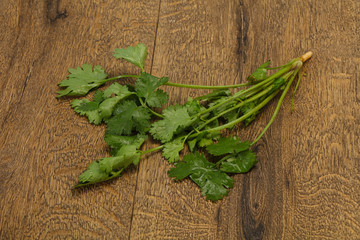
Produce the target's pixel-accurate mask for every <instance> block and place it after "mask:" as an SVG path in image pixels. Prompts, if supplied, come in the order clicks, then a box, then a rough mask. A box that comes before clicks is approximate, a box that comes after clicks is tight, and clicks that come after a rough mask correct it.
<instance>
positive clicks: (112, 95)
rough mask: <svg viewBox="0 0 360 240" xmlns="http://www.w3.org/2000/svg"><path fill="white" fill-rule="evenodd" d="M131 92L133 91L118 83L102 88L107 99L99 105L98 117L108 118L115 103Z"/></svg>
mask: <svg viewBox="0 0 360 240" xmlns="http://www.w3.org/2000/svg"><path fill="white" fill-rule="evenodd" d="M132 94H134V93H132V92H130V91H129V90H128V88H127V87H126V86H122V85H120V84H118V83H114V84H112V85H111V86H109V87H108V88H107V89H106V90H104V94H103V95H104V97H105V98H107V99H105V100H104V101H103V102H102V103H101V104H100V105H99V112H100V117H101V118H102V119H106V118H109V117H110V116H111V115H112V113H113V111H114V108H115V106H116V104H118V103H119V102H120V101H121V100H123V99H125V98H127V97H128V96H130V95H132Z"/></svg>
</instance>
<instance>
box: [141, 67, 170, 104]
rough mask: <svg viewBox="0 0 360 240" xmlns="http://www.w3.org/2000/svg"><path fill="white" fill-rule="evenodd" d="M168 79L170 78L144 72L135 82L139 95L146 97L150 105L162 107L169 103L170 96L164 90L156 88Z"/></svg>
mask: <svg viewBox="0 0 360 240" xmlns="http://www.w3.org/2000/svg"><path fill="white" fill-rule="evenodd" d="M168 81H169V79H168V78H166V77H165V78H160V79H159V78H157V77H155V76H152V75H150V74H148V73H144V72H143V73H141V75H140V77H139V78H138V79H137V81H136V82H135V89H136V93H137V95H138V96H139V97H143V98H145V101H146V103H147V104H148V105H149V106H150V107H161V106H162V105H163V104H165V103H167V101H168V99H169V96H168V95H167V93H165V92H164V91H163V90H161V89H158V90H156V89H157V88H158V87H160V86H161V85H163V84H165V83H167V82H168ZM155 90H156V91H155Z"/></svg>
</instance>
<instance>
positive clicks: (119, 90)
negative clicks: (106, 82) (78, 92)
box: [71, 83, 134, 125]
mask: <svg viewBox="0 0 360 240" xmlns="http://www.w3.org/2000/svg"><path fill="white" fill-rule="evenodd" d="M132 94H134V93H132V92H130V91H129V90H128V89H127V87H126V86H121V85H120V84H118V83H114V84H112V85H111V86H109V87H108V88H107V89H106V90H104V91H100V90H98V91H96V93H95V95H94V98H93V100H92V101H90V100H88V99H74V100H73V101H72V102H71V105H72V107H73V108H74V110H75V112H77V113H79V114H80V115H86V116H87V117H88V119H89V122H90V123H94V124H96V125H97V124H100V123H101V121H102V120H103V119H106V118H109V117H110V116H111V114H112V113H113V111H114V108H115V106H116V104H117V103H118V102H120V101H121V100H123V99H124V98H126V97H128V96H130V95H132Z"/></svg>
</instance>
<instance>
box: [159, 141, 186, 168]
mask: <svg viewBox="0 0 360 240" xmlns="http://www.w3.org/2000/svg"><path fill="white" fill-rule="evenodd" d="M183 149H184V141H183V138H176V139H175V140H173V141H171V142H167V143H165V144H164V148H163V153H162V155H163V157H164V158H166V159H167V160H168V161H169V163H174V162H177V161H179V160H180V155H179V153H180V151H181V150H183Z"/></svg>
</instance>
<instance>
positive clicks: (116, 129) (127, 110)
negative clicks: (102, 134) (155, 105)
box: [106, 101, 151, 135]
mask: <svg viewBox="0 0 360 240" xmlns="http://www.w3.org/2000/svg"><path fill="white" fill-rule="evenodd" d="M113 115H114V116H113V117H111V118H110V119H109V120H108V121H107V129H106V133H107V134H113V135H130V134H131V132H132V131H133V130H137V131H138V132H139V133H145V132H146V131H148V129H149V127H150V122H149V120H150V118H151V115H150V112H149V110H148V109H146V108H145V107H142V106H137V105H136V103H135V102H134V101H124V102H121V103H120V104H119V105H117V107H116V108H115V110H114V112H113Z"/></svg>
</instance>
